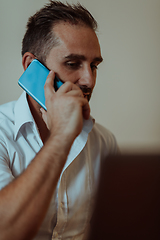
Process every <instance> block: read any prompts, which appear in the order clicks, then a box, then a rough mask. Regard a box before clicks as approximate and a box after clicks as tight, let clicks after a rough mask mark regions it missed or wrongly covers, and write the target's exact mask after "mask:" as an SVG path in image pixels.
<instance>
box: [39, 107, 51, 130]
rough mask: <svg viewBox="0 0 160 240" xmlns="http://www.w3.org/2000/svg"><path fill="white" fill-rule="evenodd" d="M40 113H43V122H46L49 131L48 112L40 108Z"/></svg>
mask: <svg viewBox="0 0 160 240" xmlns="http://www.w3.org/2000/svg"><path fill="white" fill-rule="evenodd" d="M40 112H41V113H42V119H43V121H44V122H45V124H46V126H47V128H48V129H49V127H48V123H47V112H46V111H45V110H44V109H43V108H40Z"/></svg>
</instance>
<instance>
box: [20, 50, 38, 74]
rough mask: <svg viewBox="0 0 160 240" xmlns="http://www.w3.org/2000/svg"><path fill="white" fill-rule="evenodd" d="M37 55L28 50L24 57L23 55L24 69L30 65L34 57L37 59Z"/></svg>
mask: <svg viewBox="0 0 160 240" xmlns="http://www.w3.org/2000/svg"><path fill="white" fill-rule="evenodd" d="M35 58H36V57H35V56H34V55H33V54H32V53H30V52H26V53H25V54H24V55H23V57H22V65H23V69H24V70H26V69H27V67H28V66H29V64H30V63H31V62H32V61H33V59H35Z"/></svg>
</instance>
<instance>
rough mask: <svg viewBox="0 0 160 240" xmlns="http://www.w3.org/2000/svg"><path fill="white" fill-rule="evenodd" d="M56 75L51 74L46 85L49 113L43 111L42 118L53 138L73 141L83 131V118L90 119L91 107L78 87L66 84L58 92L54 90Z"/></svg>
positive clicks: (69, 83)
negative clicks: (57, 137)
mask: <svg viewBox="0 0 160 240" xmlns="http://www.w3.org/2000/svg"><path fill="white" fill-rule="evenodd" d="M54 77H55V73H54V72H52V71H51V72H50V73H49V75H48V77H47V80H46V83H45V87H44V89H45V98H46V107H47V111H45V110H44V109H41V112H42V118H43V120H44V122H45V123H46V125H47V127H48V129H49V130H50V133H51V135H52V136H54V137H55V136H59V137H61V138H62V139H64V138H65V139H67V141H69V140H71V141H72V142H73V140H74V139H75V138H76V136H78V135H79V133H80V132H81V130H82V126H83V117H84V118H85V119H88V118H89V116H90V107H89V103H88V101H87V99H85V98H84V96H83V93H82V91H81V90H80V88H79V87H78V86H76V85H75V84H73V83H71V82H66V83H64V84H63V85H62V86H61V87H60V88H59V89H58V91H57V92H55V90H54V88H53V82H54Z"/></svg>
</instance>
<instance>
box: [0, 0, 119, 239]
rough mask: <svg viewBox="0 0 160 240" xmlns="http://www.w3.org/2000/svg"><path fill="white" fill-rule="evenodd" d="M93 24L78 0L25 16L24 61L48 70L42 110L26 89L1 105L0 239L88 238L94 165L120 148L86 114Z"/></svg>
mask: <svg viewBox="0 0 160 240" xmlns="http://www.w3.org/2000/svg"><path fill="white" fill-rule="evenodd" d="M96 28H97V25H96V21H95V20H94V19H93V17H92V16H91V14H90V13H89V12H88V11H87V10H86V9H84V8H83V7H82V6H81V5H79V4H78V5H69V4H67V5H65V4H63V3H61V2H57V1H50V3H49V4H48V5H46V6H45V7H44V8H43V9H41V10H40V11H39V12H37V13H36V14H35V15H34V16H32V17H31V18H30V19H29V21H28V25H27V31H26V34H25V36H24V39H23V46H22V64H23V68H24V70H26V69H27V67H28V66H29V64H30V63H31V62H32V60H33V59H35V58H36V59H38V60H40V61H41V62H42V63H43V64H45V65H46V66H47V67H48V69H50V70H51V71H50V73H49V75H48V77H47V80H46V84H45V98H46V107H47V111H45V110H44V109H42V108H41V107H40V106H39V104H38V103H37V102H36V101H35V100H33V99H32V97H30V96H28V95H26V93H23V94H22V95H21V97H20V98H19V99H18V101H16V102H11V103H7V104H4V105H2V106H1V107H0V122H1V124H0V187H1V191H0V216H1V221H0V236H1V238H0V239H5V240H7V239H12V240H13V239H16V240H19V239H23V240H24V239H27V240H30V239H38V240H42V239H43V240H48V239H76V240H79V239H85V238H86V237H87V232H88V230H89V225H90V219H91V214H92V208H93V203H94V196H95V192H96V186H97V180H98V176H99V169H100V165H101V163H102V161H104V160H105V159H106V157H107V155H109V154H116V153H117V151H118V148H117V144H116V140H115V138H114V136H113V135H112V134H111V133H110V132H109V131H108V130H106V129H105V128H103V127H102V126H100V125H98V124H97V123H94V121H93V119H92V118H91V116H90V107H89V102H88V101H89V99H90V97H91V93H92V90H93V88H94V86H95V83H96V71H97V66H98V65H99V64H100V63H101V61H102V56H101V51H100V46H99V42H98V38H97V35H96V33H95V30H96ZM55 74H56V75H57V76H58V77H59V78H60V79H61V80H62V81H63V82H64V84H63V85H62V86H61V87H60V88H59V89H58V91H57V92H55V90H54V88H53V83H54V77H55ZM37 84H38V79H37Z"/></svg>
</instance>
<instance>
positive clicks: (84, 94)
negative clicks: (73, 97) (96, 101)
mask: <svg viewBox="0 0 160 240" xmlns="http://www.w3.org/2000/svg"><path fill="white" fill-rule="evenodd" d="M91 94H92V93H91V92H89V93H83V96H84V98H86V99H87V100H88V102H89V100H90V98H91Z"/></svg>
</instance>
